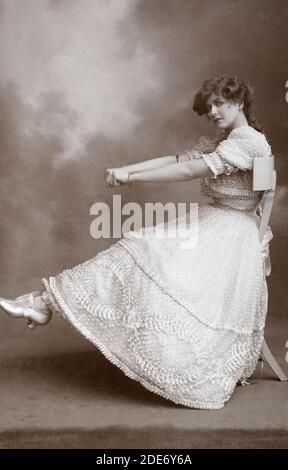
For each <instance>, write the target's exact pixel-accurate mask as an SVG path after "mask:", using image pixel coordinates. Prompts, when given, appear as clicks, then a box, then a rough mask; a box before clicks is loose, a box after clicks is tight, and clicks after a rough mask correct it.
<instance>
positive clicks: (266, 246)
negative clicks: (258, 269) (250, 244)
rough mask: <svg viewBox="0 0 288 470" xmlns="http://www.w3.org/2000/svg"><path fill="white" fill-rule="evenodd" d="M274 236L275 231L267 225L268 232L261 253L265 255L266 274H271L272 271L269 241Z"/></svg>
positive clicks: (262, 243)
mask: <svg viewBox="0 0 288 470" xmlns="http://www.w3.org/2000/svg"><path fill="white" fill-rule="evenodd" d="M272 238H273V233H272V230H271V228H270V227H269V225H268V227H267V229H266V232H265V234H264V237H263V240H262V242H261V253H262V257H263V263H264V271H265V275H266V276H269V275H270V273H271V259H270V254H269V242H270V241H271V240H272Z"/></svg>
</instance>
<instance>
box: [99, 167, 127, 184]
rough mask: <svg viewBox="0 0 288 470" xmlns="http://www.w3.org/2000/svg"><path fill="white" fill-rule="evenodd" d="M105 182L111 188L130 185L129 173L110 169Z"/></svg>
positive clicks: (107, 171) (118, 169)
mask: <svg viewBox="0 0 288 470" xmlns="http://www.w3.org/2000/svg"><path fill="white" fill-rule="evenodd" d="M105 181H106V183H107V184H108V185H109V186H119V185H120V184H127V183H129V173H128V172H127V171H125V170H122V169H121V168H108V169H107V170H106V177H105Z"/></svg>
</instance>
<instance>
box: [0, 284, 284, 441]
mask: <svg viewBox="0 0 288 470" xmlns="http://www.w3.org/2000/svg"><path fill="white" fill-rule="evenodd" d="M272 284H273V286H272V287H273V293H274V297H273V296H272V297H271V296H270V307H269V316H268V319H267V323H266V333H265V337H266V340H267V342H268V344H269V346H270V347H271V349H272V350H273V353H274V355H275V356H276V357H277V360H278V361H279V363H280V365H281V366H282V367H283V369H284V370H285V371H286V373H288V363H287V362H286V360H285V354H286V353H287V351H288V349H286V348H285V343H286V341H287V340H288V315H287V312H284V311H282V312H280V314H279V311H278V308H279V302H278V300H277V299H279V297H277V295H279V292H280V291H281V292H282V289H283V294H284V293H285V296H287V293H286V291H285V289H284V286H283V285H281V281H280V278H279V279H278V280H277V276H274V278H273V280H272ZM269 289H270V292H271V290H272V289H271V284H270V287H269ZM276 300H277V302H276ZM284 300H285V299H283V301H284ZM283 303H284V302H283ZM276 305H277V306H278V307H277V308H276ZM273 307H274V308H273ZM0 336H1V343H0V349H1V358H0V370H1V388H0V396H1V397H0V407H1V412H0V416H1V418H0V448H2V449H3V448H10V449H11V448H12V449H16V448H22V449H23V448H36V449H42V448H46V449H49V448H58V449H61V448H70V449H71V448H74V449H80V448H90V449H109V448H118V449H129V448H130V449H132V448H139V449H141V448H142V449H143V448H153V449H155V448H166V449H169V448H170V449H173V448H175V449H181V448H186V449H187V448H189V449H198V448H201V449H208V448H226V449H229V448H279V449H280V448H288V382H280V381H278V380H277V379H276V377H275V376H274V374H273V372H272V371H271V370H270V369H269V367H268V366H267V364H265V365H264V368H263V371H262V377H261V379H260V380H258V381H257V380H256V379H257V378H258V377H259V374H260V369H261V367H260V366H261V363H260V362H259V364H258V366H257V369H256V371H255V373H254V375H253V377H252V378H251V379H250V380H249V381H252V382H253V379H254V380H256V382H255V383H251V384H250V385H246V386H244V387H243V386H241V385H237V387H236V390H235V393H234V394H233V396H232V398H231V399H230V400H229V402H228V403H227V404H226V405H225V407H224V408H223V409H221V410H213V411H209V410H196V409H190V408H185V407H183V406H180V405H175V404H174V403H172V402H169V401H168V400H165V399H163V398H161V397H159V396H157V395H155V394H153V393H151V392H149V391H148V390H146V389H144V388H143V387H142V386H141V385H140V384H138V383H137V382H135V381H133V380H131V379H129V378H128V377H126V376H125V375H124V374H123V373H122V372H121V371H120V370H118V368H117V367H115V366H114V365H112V364H110V363H109V362H108V361H107V359H105V358H104V356H102V354H101V353H100V352H99V351H98V350H97V349H96V348H95V347H94V346H93V345H92V344H90V343H89V342H88V341H87V340H86V339H85V338H84V337H82V336H81V335H80V334H79V333H77V332H76V331H75V330H74V329H73V327H71V326H70V325H68V324H67V323H66V322H65V321H64V320H62V319H61V318H57V317H55V318H53V319H52V321H51V322H50V324H49V325H47V326H46V327H39V328H38V329H36V330H35V331H30V330H29V329H28V328H26V326H25V322H24V321H23V320H11V319H10V318H8V317H7V316H6V315H5V314H4V313H2V314H1V317H0Z"/></svg>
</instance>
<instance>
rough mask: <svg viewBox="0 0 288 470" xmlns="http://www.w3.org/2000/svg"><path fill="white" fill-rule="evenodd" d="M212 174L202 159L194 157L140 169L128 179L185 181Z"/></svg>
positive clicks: (140, 180) (153, 181)
mask: <svg viewBox="0 0 288 470" xmlns="http://www.w3.org/2000/svg"><path fill="white" fill-rule="evenodd" d="M206 176H207V177H211V176H214V174H213V172H212V170H210V168H209V167H208V166H207V164H206V163H205V161H204V160H203V159H195V160H190V161H187V162H181V163H174V164H172V165H168V166H165V167H163V168H158V169H156V170H148V171H142V172H140V173H132V174H130V177H129V180H130V181H131V182H132V181H135V182H145V183H164V182H171V183H173V182H175V181H187V180H192V179H195V178H204V177H206Z"/></svg>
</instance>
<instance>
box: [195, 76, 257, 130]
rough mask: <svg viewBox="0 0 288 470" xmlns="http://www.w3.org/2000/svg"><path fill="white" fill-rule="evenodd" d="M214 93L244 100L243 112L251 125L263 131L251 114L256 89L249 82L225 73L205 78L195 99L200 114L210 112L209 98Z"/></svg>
mask: <svg viewBox="0 0 288 470" xmlns="http://www.w3.org/2000/svg"><path fill="white" fill-rule="evenodd" d="M212 93H216V94H219V95H221V96H223V97H224V98H225V99H229V100H233V101H236V102H239V103H241V102H242V101H243V103H244V106H243V112H244V114H245V116H246V119H247V121H248V124H249V126H251V127H254V129H256V130H257V131H259V132H263V130H262V128H261V127H260V126H259V124H258V123H257V122H256V119H255V118H254V117H253V116H252V115H251V108H252V103H253V98H254V91H253V88H252V87H251V86H250V85H249V84H248V83H245V82H244V81H242V80H240V79H239V78H238V77H229V76H225V75H222V76H221V77H216V78H209V79H208V80H205V81H204V82H203V84H202V87H201V88H200V90H199V91H198V93H196V95H195V96H194V100H193V110H194V111H195V112H196V113H197V114H199V116H202V115H203V114H208V109H207V99H208V98H209V96H210V95H211V94H212Z"/></svg>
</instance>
